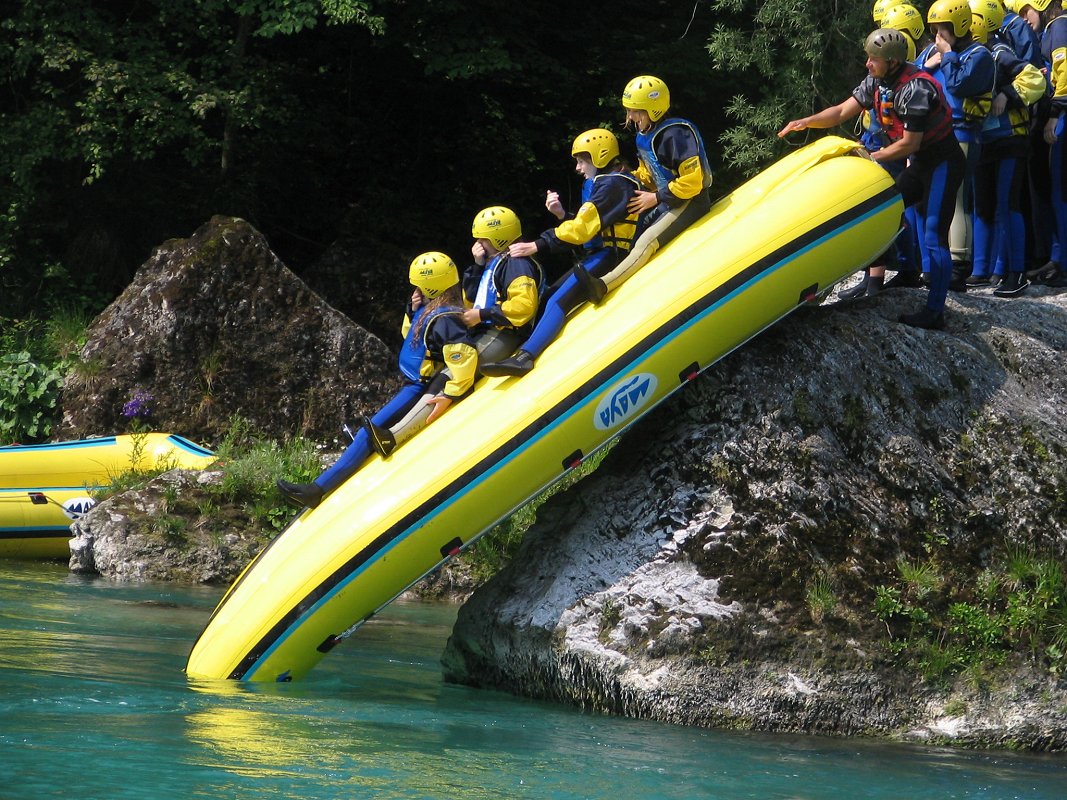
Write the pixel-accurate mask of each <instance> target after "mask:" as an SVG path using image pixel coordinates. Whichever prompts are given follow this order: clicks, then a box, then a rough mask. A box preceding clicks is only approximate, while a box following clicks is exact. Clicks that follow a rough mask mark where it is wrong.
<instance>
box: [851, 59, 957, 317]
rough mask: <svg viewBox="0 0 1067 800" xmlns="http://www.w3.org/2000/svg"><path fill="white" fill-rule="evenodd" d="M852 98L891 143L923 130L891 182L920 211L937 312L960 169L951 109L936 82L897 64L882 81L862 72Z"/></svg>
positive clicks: (948, 271)
mask: <svg viewBox="0 0 1067 800" xmlns="http://www.w3.org/2000/svg"><path fill="white" fill-rule="evenodd" d="M852 96H853V97H854V98H855V99H856V101H857V102H858V103H859V104H860V105H861V106H862V107H863V108H866V109H870V110H872V111H873V114H874V115H875V116H877V117H878V118H879V120H880V122H881V124H882V125H883V127H884V129H885V131H886V135H887V136H888V137H889V140H890V141H897V140H898V139H899V138H901V137H902V136H903V134H904V133H905V132H906V131H912V132H915V133H922V134H923V138H922V144H921V145H920V147H919V150H918V151H916V152H915V153H913V154H912V155H911V157H910V159H909V161H908V165H907V166H906V167H905V168H904V169H903V170H901V172H900V174H899V175H897V178H896V183H897V188H898V189H899V190H900V193H901V195H902V197H903V199H904V205H905V206H906V207H909V206H915V207H916V208H917V210H918V211H919V212H920V213H919V217H920V218H921V220H922V221H923V238H922V239H921V240H920V245H921V248H922V250H924V251H925V253H926V256H927V258H928V260H929V262H930V267H931V269H930V292H929V295H928V297H927V308H928V309H929V310H931V311H934V312H940V311H942V310H943V309H944V306H945V299H946V297H947V295H948V285H949V282H950V281H951V279H952V260H951V256H950V254H949V251H948V228H949V225H950V224H951V222H952V213H953V208H954V205H955V197H956V192H957V191H958V189H959V186H960V182H961V181H962V180H963V171H964V167H965V164H964V157H963V151H962V150H960V145H959V142H958V141H957V140H956V137H955V136H953V133H952V116H951V108H950V106H949V104H948V101H947V100H946V99H945V94H944V91H943V90H942V89H941V88H940V86H939V84H937V82H936V81H934V79H933V78H932V77H931V76H930V75H929V74H928V73H926V72H924V71H923V70H920V69H918V68H917V67H915V66H914V65H912V64H904V65H902V66H901V67H900V68H899V69H898V70H897V72H896V73H894V74H893V75H889V76H887V77H886V78H885V79H879V78H875V77H873V76H871V75H868V76H867V78H866V79H865V80H864V81H863V83H861V84H860V85H859V86H857V87H856V88H855V89H854V90H853V91H852Z"/></svg>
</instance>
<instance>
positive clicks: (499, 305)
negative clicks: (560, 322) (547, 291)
mask: <svg viewBox="0 0 1067 800" xmlns="http://www.w3.org/2000/svg"><path fill="white" fill-rule="evenodd" d="M543 275H544V274H543V271H542V269H541V265H540V264H539V263H538V262H537V260H536V259H533V258H512V257H511V256H510V255H508V253H507V251H504V252H502V253H497V254H496V255H495V256H493V257H492V258H490V259H489V260H488V261H486V263H485V265H484V266H482V265H478V264H472V265H471V266H469V267H467V269H466V270H465V271H464V273H463V298H464V301H465V302H466V304H467V305H468V307H472V308H477V309H478V310H479V316H480V317H481V320H482V321H481V323H480V324H478V325H476V326H475V327H473V328H471V337H472V338H473V340H474V343H475V346H476V347H477V349H478V355H479V359H480V360H482V361H485V362H488V361H497V360H499V359H501V358H506V357H507V356H509V355H511V354H512V353H513V352H515V348H516V347H518V345H519V343H520V342H521V341H522V340H523V339H524V338H526V336H528V335H529V333H530V331H531V329H532V328H533V322H534V318H535V317H536V316H537V309H538V304H539V302H540V297H541V292H542V289H543V286H544V276H543Z"/></svg>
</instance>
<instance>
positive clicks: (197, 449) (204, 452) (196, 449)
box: [167, 433, 215, 458]
mask: <svg viewBox="0 0 1067 800" xmlns="http://www.w3.org/2000/svg"><path fill="white" fill-rule="evenodd" d="M167 441H168V442H170V443H171V444H173V445H174V446H175V447H177V448H179V449H181V450H184V451H185V452H187V453H192V454H193V455H194V456H204V457H206V458H210V457H211V456H213V455H215V454H214V453H213V452H212V451H211V450H208V449H206V448H203V447H201V446H200V445H198V444H193V443H192V442H190V441H189V440H188V439H185V438H183V437H181V436H178V435H176V434H173V433H172V434H171V435H170V436H168V437H167Z"/></svg>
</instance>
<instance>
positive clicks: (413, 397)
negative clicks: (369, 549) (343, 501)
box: [315, 306, 474, 493]
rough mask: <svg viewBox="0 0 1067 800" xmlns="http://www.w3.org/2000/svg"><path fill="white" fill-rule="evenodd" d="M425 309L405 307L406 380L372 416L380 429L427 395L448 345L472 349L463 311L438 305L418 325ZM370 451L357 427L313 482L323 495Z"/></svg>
mask: <svg viewBox="0 0 1067 800" xmlns="http://www.w3.org/2000/svg"><path fill="white" fill-rule="evenodd" d="M425 310H426V306H422V307H420V308H419V310H418V311H416V312H415V313H414V314H412V313H411V308H410V306H409V307H408V315H407V317H406V319H407V320H409V321H410V323H409V327H408V330H407V332H406V334H405V336H404V344H403V345H401V347H400V358H399V367H400V372H401V374H403V376H404V378H405V381H404V385H403V386H402V387H401V389H400V391H399V392H397V393H396V394H395V395H393V397H392V399H391V400H389V402H388V403H386V404H385V405H384V406H383V407H382V408H381V409H380V410H379V411H378V413H376V414H375V415H374V416H373V417H371V422H373V423H374V424H375V425H378V426H379V427H382V428H388V427H390V426H392V425H395V424H396V423H397V422H399V421H400V420H401V419H403V418H404V416H405V415H406V414H407V413H408V411H410V410H411V409H412V408H413V407H414V406H415V404H416V403H418V402H419V400H420V399H421V398H422V397H423V395H425V394H427V392H428V390H429V388H430V384H431V381H432V378H433V376H435V375H436V374H437V373H438V371H439V370H440V369H441V368H443V367H444V365H445V363H446V361H445V359H446V356H445V352H446V349H448V346H449V345H466V346H469V347H470V348H471V349H472V350H473V349H474V344H473V342H472V341H471V339H470V336H469V334H468V332H467V326H466V325H464V324H463V321H462V319H460V317H459V313H458V312H460V311H461V310H462V309H456V308H449V307H447V306H440V307H438V308H437V309H434V311H432V312H431V313H432V314H433V316H432V317H431V318H430V319H428V320H426V321H425V322H423V325H422V326H420V325H419V321H420V319H421V317H423V316H424V312H425ZM416 334H418V338H416ZM438 382H441V381H438ZM467 383H468V382H467V381H466V380H464V381H463V382H462V383H461V384H459V385H458V386H455V387H452V386H451V385H450V384H446V385H445V386H444V392H443V393H444V394H445V395H448V396H452V395H451V394H450V389H451V390H455V391H459V392H460V393H459V394H458V395H457V396H452V399H453V400H458V399H460V398H461V397H463V396H464V395H465V394H466V392H467V391H469V388H470V387H469V386H467V385H466V384H467ZM469 383H471V384H472V383H473V374H472V375H471V376H470V381H469ZM464 387H466V388H464ZM373 452H374V450H373V446H372V444H371V441H370V437H369V436H368V434H367V431H366V430H364V429H363V428H360V430H359V431H357V432H356V434H355V437H354V438H353V440H352V443H351V444H350V445H349V446H348V447H347V448H346V449H345V451H344V452H343V453H342V454H341V456H340V457H339V458H338V459H337V461H336V462H335V463H334V464H333V466H331V467H330V468H329V469H327V470H326V471H325V472H323V473H322V474H321V475H319V477H317V478H316V479H315V483H316V484H318V486H319V488H321V489H322V491H323V492H324V493H327V492H332V491H333V490H334V489H336V488H337V487H338V486H340V485H341V484H342V483H344V482H345V481H346V480H347V479H348V478H349V477H351V476H352V475H354V474H355V473H356V471H357V470H358V469H359V468H360V467H361V466H362V465H363V462H364V461H366V460H367V459H368V458H370V456H371V453H373Z"/></svg>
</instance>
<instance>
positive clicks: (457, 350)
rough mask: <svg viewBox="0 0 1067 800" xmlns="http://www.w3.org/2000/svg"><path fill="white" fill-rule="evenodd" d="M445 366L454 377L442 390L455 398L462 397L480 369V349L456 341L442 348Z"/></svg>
mask: <svg viewBox="0 0 1067 800" xmlns="http://www.w3.org/2000/svg"><path fill="white" fill-rule="evenodd" d="M441 354H442V355H443V356H444V359H445V366H446V367H448V371H449V372H450V373H451V375H452V379H451V380H450V381H449V382H448V383H446V384H445V388H444V390H443V391H442V392H441V393H442V394H443V395H445V396H447V397H451V398H452V399H453V400H455V399H457V398H459V397H462V396H463V395H464V394H465V393H466V392H467V390H468V389H470V388H471V386H473V385H474V378H475V373H476V372H477V371H478V351H477V350H475V349H474V348H473V347H471V346H470V345H469V344H463V343H462V342H456V343H455V344H446V345H445V346H444V347H443V348H441Z"/></svg>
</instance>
